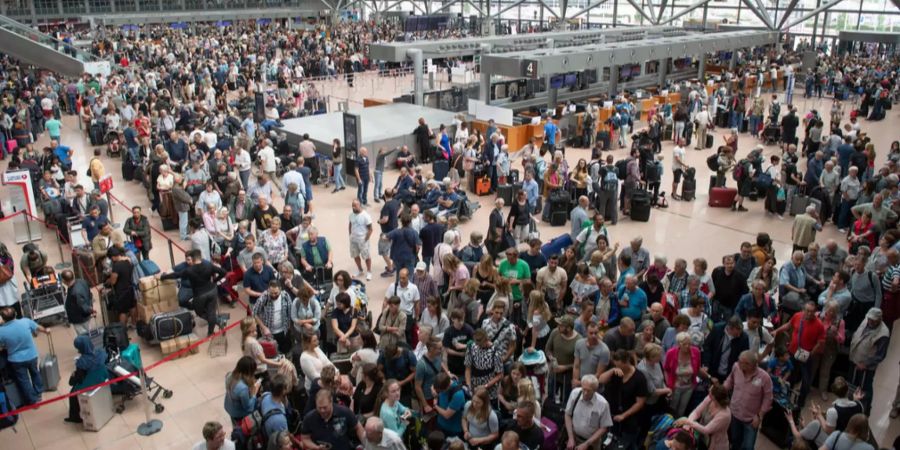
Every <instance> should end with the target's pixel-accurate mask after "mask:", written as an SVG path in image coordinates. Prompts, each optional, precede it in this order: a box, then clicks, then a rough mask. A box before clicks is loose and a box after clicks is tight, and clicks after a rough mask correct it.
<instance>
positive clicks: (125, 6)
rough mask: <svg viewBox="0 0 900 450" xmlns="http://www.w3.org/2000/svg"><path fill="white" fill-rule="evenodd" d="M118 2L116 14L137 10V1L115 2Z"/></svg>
mask: <svg viewBox="0 0 900 450" xmlns="http://www.w3.org/2000/svg"><path fill="white" fill-rule="evenodd" d="M114 1H115V2H116V12H131V11H134V10H135V9H136V7H135V3H134V2H135V0H114Z"/></svg>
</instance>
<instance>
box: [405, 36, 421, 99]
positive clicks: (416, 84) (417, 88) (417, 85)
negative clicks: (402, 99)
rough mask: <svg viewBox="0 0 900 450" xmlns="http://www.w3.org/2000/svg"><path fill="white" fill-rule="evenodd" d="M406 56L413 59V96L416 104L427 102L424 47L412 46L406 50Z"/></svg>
mask: <svg viewBox="0 0 900 450" xmlns="http://www.w3.org/2000/svg"><path fill="white" fill-rule="evenodd" d="M406 56H408V57H410V58H412V60H413V72H414V73H413V93H414V95H413V98H414V99H415V104H416V105H419V106H422V105H424V104H425V80H423V79H422V65H423V64H422V49H418V48H411V49H409V50H407V51H406Z"/></svg>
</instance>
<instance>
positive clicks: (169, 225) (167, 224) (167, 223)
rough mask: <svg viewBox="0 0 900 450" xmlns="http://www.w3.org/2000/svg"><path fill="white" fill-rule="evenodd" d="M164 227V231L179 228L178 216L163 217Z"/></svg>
mask: <svg viewBox="0 0 900 450" xmlns="http://www.w3.org/2000/svg"><path fill="white" fill-rule="evenodd" d="M162 227H163V231H172V230H177V229H178V219H177V218H169V217H163V218H162Z"/></svg>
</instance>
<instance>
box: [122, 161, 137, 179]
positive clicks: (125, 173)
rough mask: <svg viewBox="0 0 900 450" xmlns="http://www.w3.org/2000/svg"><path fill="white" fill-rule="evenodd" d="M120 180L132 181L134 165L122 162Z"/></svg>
mask: <svg viewBox="0 0 900 450" xmlns="http://www.w3.org/2000/svg"><path fill="white" fill-rule="evenodd" d="M122 179H124V180H125V181H132V180H134V164H131V162H130V161H128V160H127V159H126V160H125V161H122Z"/></svg>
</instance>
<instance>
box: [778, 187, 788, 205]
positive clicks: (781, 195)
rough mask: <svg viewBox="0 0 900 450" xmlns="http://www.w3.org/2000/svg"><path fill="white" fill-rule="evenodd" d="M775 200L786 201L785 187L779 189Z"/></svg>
mask: <svg viewBox="0 0 900 450" xmlns="http://www.w3.org/2000/svg"><path fill="white" fill-rule="evenodd" d="M775 199H776V200H778V201H779V202H783V201H785V199H786V196H785V193H784V188H783V187H780V188H778V193H777V194H775Z"/></svg>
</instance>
